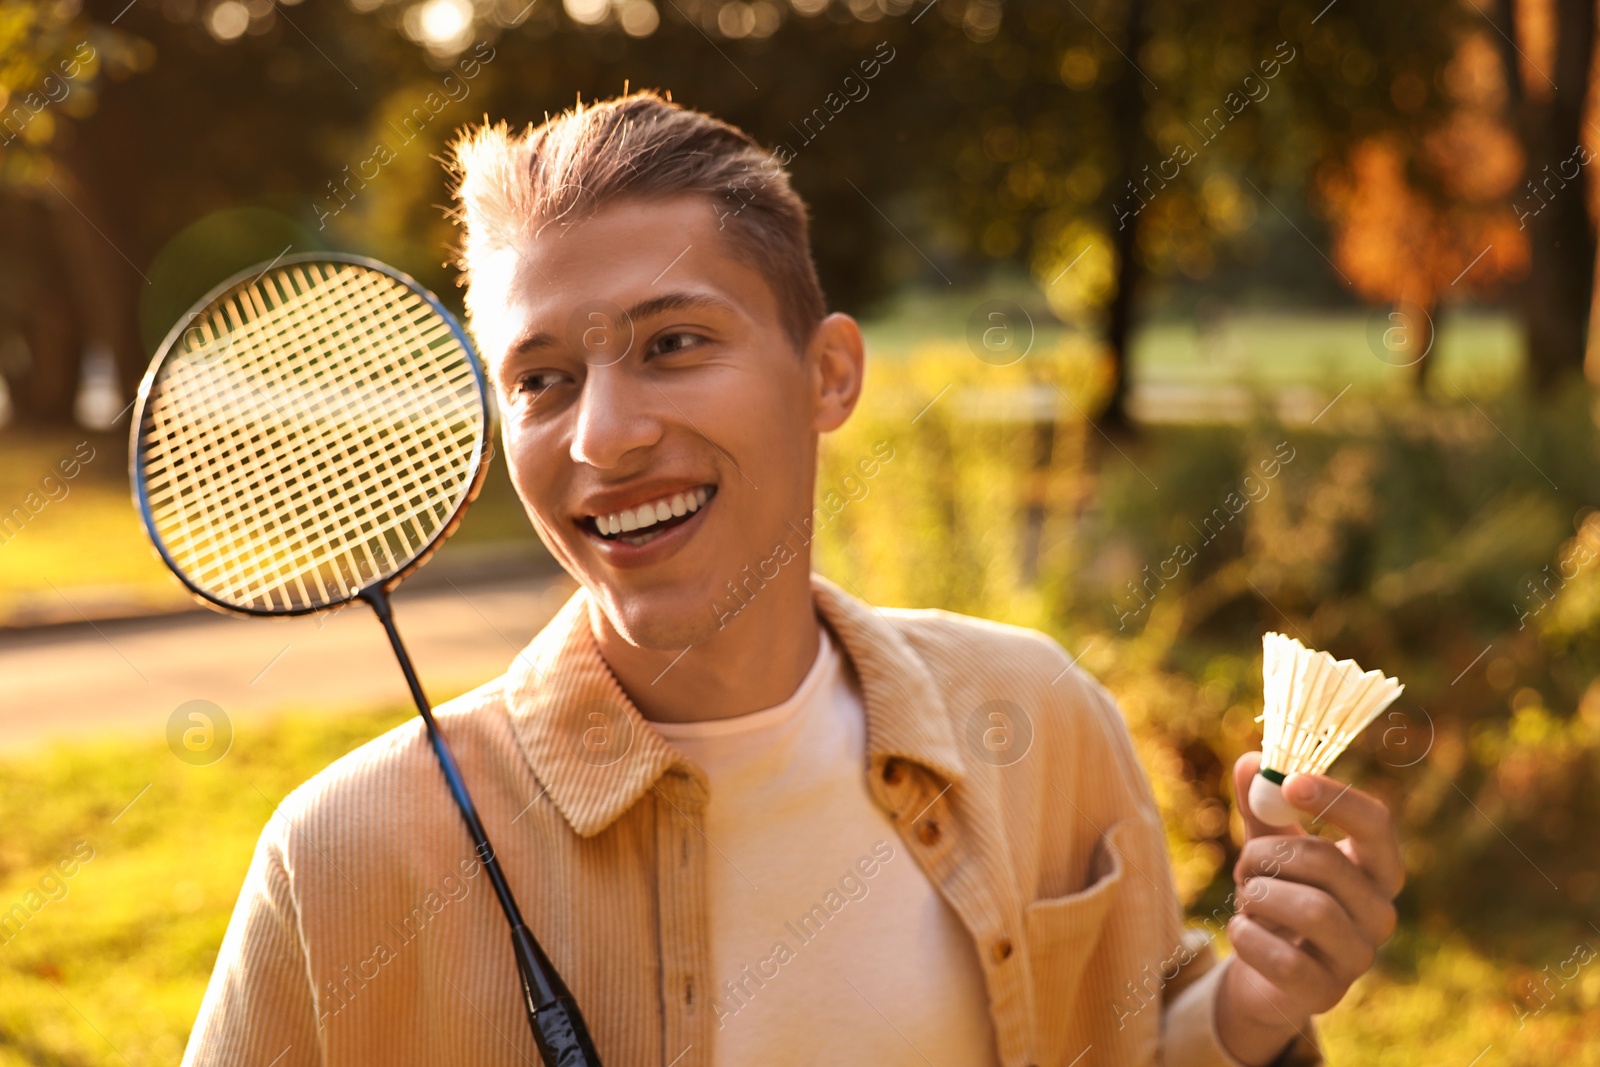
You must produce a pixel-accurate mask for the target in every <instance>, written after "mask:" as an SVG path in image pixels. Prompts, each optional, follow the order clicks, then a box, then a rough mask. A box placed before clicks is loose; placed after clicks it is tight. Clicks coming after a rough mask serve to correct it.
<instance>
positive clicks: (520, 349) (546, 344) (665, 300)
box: [509, 290, 739, 356]
mask: <svg viewBox="0 0 1600 1067" xmlns="http://www.w3.org/2000/svg"><path fill="white" fill-rule="evenodd" d="M683 310H704V311H720V312H724V313H726V314H732V315H737V314H739V309H738V308H736V307H734V306H733V305H732V304H731V303H729V302H728V301H726V300H724V299H722V298H721V297H720V296H712V295H711V294H709V293H692V292H688V291H685V290H679V291H676V292H671V293H663V294H661V295H660V296H652V297H649V298H648V299H645V300H640V301H638V302H637V303H635V304H634V305H633V306H631V307H628V308H624V309H623V312H622V315H623V318H624V319H626V320H627V321H629V322H638V321H640V320H642V319H649V318H651V317H652V316H655V315H660V314H663V313H665V312H668V311H683ZM559 344H560V340H559V339H558V338H557V337H556V335H555V334H553V333H551V332H550V331H549V330H537V331H534V332H532V333H528V334H524V335H523V336H522V337H519V338H518V339H517V341H516V342H515V343H514V344H513V345H512V346H511V349H510V353H509V354H510V355H513V356H515V355H522V354H524V353H528V352H536V351H539V350H541V349H547V348H555V347H557V345H559Z"/></svg>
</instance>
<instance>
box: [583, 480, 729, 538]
mask: <svg viewBox="0 0 1600 1067" xmlns="http://www.w3.org/2000/svg"><path fill="white" fill-rule="evenodd" d="M708 499H710V496H709V494H708V493H707V492H706V490H705V488H704V487H701V488H698V489H691V490H689V491H687V492H683V493H675V494H673V495H672V496H670V497H662V498H661V499H660V500H652V501H650V502H649V503H647V504H640V505H639V506H638V507H636V508H627V509H625V510H623V511H618V512H613V513H612V514H610V515H597V516H595V517H594V524H595V528H596V529H598V530H600V531H601V532H602V533H606V534H618V533H632V532H633V531H635V530H643V529H646V528H647V527H650V526H654V525H655V524H656V523H658V522H666V521H667V520H668V519H671V518H677V517H681V516H683V515H687V514H689V513H691V512H695V511H699V510H700V509H701V508H703V507H705V504H706V501H707V500H708ZM625 540H628V541H632V540H633V538H625Z"/></svg>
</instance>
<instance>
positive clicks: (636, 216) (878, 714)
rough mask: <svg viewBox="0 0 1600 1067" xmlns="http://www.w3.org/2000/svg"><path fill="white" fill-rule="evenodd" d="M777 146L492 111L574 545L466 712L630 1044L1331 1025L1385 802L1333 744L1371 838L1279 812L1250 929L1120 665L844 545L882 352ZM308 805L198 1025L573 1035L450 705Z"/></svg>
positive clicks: (581, 965) (1364, 921)
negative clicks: (871, 356) (960, 600)
mask: <svg viewBox="0 0 1600 1067" xmlns="http://www.w3.org/2000/svg"><path fill="white" fill-rule="evenodd" d="M781 163H782V160H777V159H774V158H773V157H772V156H770V155H769V154H768V153H766V152H764V151H763V150H762V149H761V148H760V147H759V146H757V145H756V144H755V143H754V142H753V141H751V140H750V139H749V138H748V137H746V136H745V135H744V134H742V133H741V132H739V131H737V130H735V129H733V128H731V127H729V126H727V125H724V124H722V123H720V122H717V121H716V120H713V119H711V118H709V117H707V116H705V115H702V114H699V113H696V112H693V111H689V110H685V109H683V108H680V107H677V106H675V105H673V104H671V103H669V102H667V101H664V100H662V99H661V98H659V97H657V96H655V95H653V94H648V93H636V94H633V95H631V96H627V97H624V98H620V99H616V100H609V101H604V102H601V103H597V104H594V105H591V106H587V107H585V106H579V107H576V108H575V109H574V110H572V111H570V112H568V113H566V114H563V115H561V116H558V117H556V118H554V119H551V120H549V121H547V122H546V123H545V124H544V125H542V126H539V127H537V128H530V129H529V130H527V131H525V132H523V133H520V134H513V133H511V132H510V131H508V130H507V129H506V128H505V127H504V126H503V125H501V126H495V127H485V128H481V129H477V130H474V131H472V132H470V133H469V134H468V135H466V136H465V137H464V138H463V139H462V140H461V141H460V143H459V144H458V145H457V146H456V157H455V174H456V177H457V179H458V190H457V195H458V198H459V201H460V213H459V214H460V221H461V222H462V223H463V225H464V228H465V237H464V242H463V246H462V258H461V265H462V267H463V269H464V272H465V279H466V281H467V283H468V290H467V307H468V310H469V313H470V316H471V325H472V329H473V332H474V333H475V335H476V337H477V339H478V342H479V345H480V348H481V350H482V353H483V355H484V358H485V361H486V363H487V365H488V369H489V372H490V377H491V380H492V382H493V386H494V389H495V392H496V394H497V396H498V400H499V405H500V409H501V419H502V431H503V438H504V445H505V453H506V457H507V459H508V461H509V464H510V468H511V475H512V479H513V481H514V483H515V485H516V488H517V492H518V493H519V495H520V496H521V499H522V502H523V504H524V505H525V507H526V510H527V513H528V516H529V519H530V520H531V521H532V523H533V525H534V527H535V528H536V529H537V531H538V533H539V536H540V538H541V539H542V540H543V541H544V543H545V544H546V545H547V546H548V547H549V549H550V551H551V552H552V553H553V554H554V556H555V557H556V559H557V560H559V561H560V563H561V565H562V567H564V568H565V569H566V570H567V572H568V573H570V574H571V575H572V576H573V577H574V578H576V579H577V581H578V582H579V584H580V588H579V590H578V591H577V593H576V594H574V596H573V597H572V598H571V599H570V600H569V601H568V603H567V604H566V606H565V607H564V608H563V609H562V610H561V612H560V613H559V614H558V615H557V616H556V618H555V619H554V620H553V621H552V622H551V623H550V624H549V625H548V626H546V627H545V629H544V630H543V631H542V632H540V634H539V635H538V636H537V637H536V638H535V639H534V641H533V642H532V644H531V645H529V647H528V648H527V649H525V650H524V651H523V653H522V654H521V655H519V656H518V657H517V659H516V661H515V662H514V663H513V664H512V665H511V666H510V668H509V669H508V671H507V672H506V673H505V675H504V676H502V677H500V678H497V679H494V680H493V681H491V682H489V683H487V684H485V685H484V686H482V687H480V688H478V689H477V690H474V691H473V692H471V693H468V694H466V695H465V696H462V697H459V698H457V699H456V700H454V701H451V702H450V703H449V704H447V705H445V706H444V707H442V708H440V709H439V719H440V722H441V724H442V726H443V729H444V731H445V733H446V734H447V735H448V737H449V739H450V742H451V744H452V746H453V747H454V748H455V751H456V754H457V757H458V759H459V761H460V763H461V766H462V770H463V773H464V774H465V776H466V779H467V781H468V782H469V784H470V785H471V788H472V790H473V793H474V795H475V797H476V800H477V804H478V807H479V810H480V812H481V814H482V816H483V820H484V822H485V824H486V825H487V827H488V830H489V833H490V836H491V838H492V839H493V840H494V841H495V842H496V845H497V848H498V849H499V852H500V857H501V860H502V862H503V863H504V865H505V870H506V874H507V877H508V879H509V880H510V882H511V885H512V888H513V889H514V891H515V892H516V894H517V895H518V897H519V899H520V901H521V904H522V910H523V912H524V914H525V915H526V917H527V920H528V925H529V927H530V928H531V929H532V930H533V932H534V934H535V936H536V937H537V938H538V939H539V940H540V942H541V943H542V944H543V946H544V948H545V950H546V952H547V953H548V954H549V956H550V957H551V959H552V960H553V962H554V963H555V965H556V967H557V968H558V969H559V970H560V972H561V973H562V975H563V976H564V978H565V980H566V982H567V984H568V986H569V987H570V988H571V989H572V991H573V993H574V994H575V996H576V998H577V1000H578V1002H579V1004H580V1005H581V1006H582V1009H583V1011H584V1013H585V1015H586V1017H587V1019H588V1023H589V1029H590V1031H591V1034H592V1036H593V1038H594V1041H595V1044H596V1046H597V1048H598V1049H599V1052H600V1054H601V1056H602V1057H603V1059H604V1061H605V1062H606V1063H607V1064H608V1065H610V1067H636V1065H638V1067H642V1065H652V1067H691V1065H695V1067H712V1065H715V1067H732V1065H754V1064H760V1065H780V1067H781V1065H802V1064H824V1063H825V1064H906V1065H911V1064H932V1065H937V1067H1000V1065H1003V1067H1026V1065H1041V1067H1042V1065H1053V1067H1068V1065H1081V1067H1090V1065H1106V1067H1148V1065H1155V1064H1164V1065H1167V1067H1179V1065H1183V1067H1189V1065H1219V1067H1220V1065H1230V1067H1239V1065H1241V1064H1243V1065H1252V1067H1255V1065H1264V1064H1268V1063H1273V1064H1279V1065H1287V1064H1311V1063H1317V1062H1320V1057H1319V1054H1318V1051H1317V1049H1316V1046H1315V1043H1314V1041H1313V1040H1312V1028H1311V1023H1310V1019H1311V1016H1312V1015H1314V1014H1315V1013H1317V1012H1321V1011H1325V1010H1326V1009H1328V1008H1329V1007H1331V1006H1332V1005H1333V1004H1335V1003H1337V1002H1338V1001H1339V1000H1340V998H1341V997H1342V996H1343V995H1344V993H1345V991H1346V990H1347V989H1348V987H1349V985H1350V984H1351V982H1353V981H1354V980H1355V978H1357V977H1358V976H1359V975H1360V974H1362V973H1363V972H1365V971H1366V970H1367V969H1368V968H1369V967H1370V966H1371V964H1372V961H1373V958H1374V952H1375V950H1376V947H1377V946H1378V944H1380V943H1381V942H1382V941H1383V939H1384V938H1386V937H1387V936H1388V934H1389V933H1390V931H1391V930H1392V928H1393V925H1394V909H1393V907H1392V905H1391V903H1390V902H1391V900H1392V899H1393V897H1394V896H1395V894H1396V893H1397V892H1398V891H1399V889H1400V885H1401V882H1402V881H1403V871H1402V868H1401V864H1400V860H1399V852H1398V847H1397V845H1396V842H1395V838H1394V834H1393V832H1392V830H1391V829H1390V826H1389V820H1388V813H1387V811H1386V810H1385V809H1384V807H1383V805H1382V804H1381V803H1379V802H1378V801H1377V800H1375V799H1373V798H1371V797H1369V796H1366V795H1365V794H1363V793H1361V792H1360V791H1358V790H1354V789H1346V790H1342V791H1341V789H1340V788H1339V787H1338V786H1337V785H1336V783H1332V782H1330V781H1329V780H1327V779H1322V778H1315V777H1306V776H1300V777H1291V779H1290V780H1289V782H1288V783H1287V784H1286V786H1285V794H1286V795H1287V796H1288V797H1289V799H1290V801H1291V802H1292V803H1295V804H1296V805H1297V806H1299V807H1301V808H1303V809H1304V810H1306V811H1307V812H1309V813H1314V814H1319V815H1320V816H1321V818H1323V819H1325V820H1327V821H1328V822H1330V823H1332V824H1334V825H1336V826H1338V827H1340V828H1341V829H1343V830H1344V831H1345V832H1346V834H1347V836H1346V837H1345V839H1344V840H1342V841H1340V842H1338V843H1337V844H1335V843H1333V842H1331V841H1328V840H1325V839H1323V838H1321V837H1313V836H1309V835H1305V834H1303V833H1302V832H1300V831H1299V829H1298V828H1294V829H1290V830H1286V829H1283V828H1272V827H1266V826H1263V825H1261V824H1259V823H1258V822H1256V821H1255V820H1254V819H1253V818H1252V817H1250V816H1249V815H1248V814H1246V822H1247V827H1248V835H1249V840H1248V841H1247V843H1246V845H1245V848H1244V850H1243V854H1242V855H1241V857H1240V860H1239V863H1238V865H1237V867H1236V868H1235V872H1234V873H1235V879H1236V881H1237V882H1238V884H1239V894H1238V897H1239V899H1240V901H1241V902H1242V903H1241V906H1240V909H1239V913H1238V914H1237V915H1235V916H1234V917H1233V918H1232V920H1231V921H1230V923H1229V934H1230V937H1231V940H1232V942H1233V946H1234V949H1235V951H1234V953H1233V954H1232V955H1230V956H1228V957H1227V958H1226V959H1225V960H1223V961H1221V962H1218V960H1217V957H1216V955H1215V954H1214V953H1213V950H1212V948H1211V946H1210V945H1209V943H1208V941H1207V938H1206V937H1205V935H1204V934H1203V932H1197V931H1193V930H1189V931H1186V930H1185V929H1184V928H1183V925H1182V921H1181V920H1182V916H1181V911H1180V907H1179V903H1178V900H1177V897H1176V894H1175V892H1174V888H1173V883H1172V878H1171V873H1170V870H1169V864H1168V857H1167V853H1166V847H1165V838H1164V834H1163V830H1162V826H1161V822H1160V819H1159V816H1158V814H1157V810H1156V806H1155V803H1154V800H1153V798H1152V796H1151V791H1150V786H1149V783H1148V781H1147V780H1146V777H1145V775H1144V772H1143V770H1142V769H1141V767H1140V766H1139V763H1138V761H1137V759H1136V757H1135V755H1134V751H1133V747H1132V745H1131V743H1130V740H1129V737H1128V733H1127V729H1126V727H1125V726H1124V724H1123V721H1122V718H1121V716H1120V714H1119V712H1118V710H1117V708H1116V705H1115V704H1114V703H1113V701H1112V700H1111V698H1110V697H1109V696H1108V694H1107V693H1106V692H1105V691H1104V690H1103V689H1102V688H1101V687H1100V686H1099V685H1097V684H1096V683H1095V682H1094V681H1093V680H1092V679H1091V678H1089V677H1088V676H1087V675H1086V674H1084V673H1083V672H1082V671H1081V670H1079V669H1078V668H1076V667H1075V666H1074V665H1073V663H1072V662H1071V660H1070V658H1069V657H1068V656H1067V655H1066V654H1065V653H1064V652H1063V651H1062V649H1061V648H1060V647H1059V646H1058V645H1057V644H1056V643H1055V642H1054V641H1052V640H1050V639H1049V638H1047V637H1045V636H1043V635H1041V634H1038V633H1035V632H1032V631H1028V630H1023V629H1019V628H1016V627H1010V626H1003V625H999V624H996V623H991V622H987V621H983V620H977V619H970V618H965V617H962V616H958V615H953V614H950V613H947V612H942V611H933V610H898V609H897V610H890V609H878V608H874V607H872V606H870V605H868V604H865V603H863V602H862V601H861V600H859V599H858V598H857V597H855V596H852V595H850V594H849V593H848V592H846V591H845V590H842V589H840V588H838V587H837V586H836V585H834V584H833V583H831V582H829V581H827V580H826V579H824V578H822V577H821V576H819V575H816V574H813V573H812V572H811V567H810V552H809V544H810V540H811V537H812V534H813V533H814V524H813V517H814V515H815V512H814V511H813V504H814V497H815V494H816V491H817V486H816V484H815V482H816V471H817V447H818V440H819V435H820V434H823V433H826V432H828V431H830V430H833V429H836V428H837V427H839V426H840V425H841V424H842V423H843V422H844V421H845V420H846V419H847V418H848V417H849V415H850V413H851V411H852V409H853V408H854V406H855V404H856V402H857V399H858V398H859V395H860V391H861V384H862V368H863V363H864V353H863V346H862V340H861V334H860V331H859V330H858V328H857V326H856V323H855V322H854V321H853V320H851V319H850V318H849V317H848V316H845V315H842V314H827V313H826V309H825V305H824V302H823V296H822V292H821V289H820V287H819V285H818V283H817V277H816V273H815V269H814V267H813V265H812V261H811V257H810V251H809V244H808V239H807V216H806V211H805V208H804V206H803V205H802V203H801V202H800V200H799V199H798V197H796V196H795V194H794V193H793V191H792V190H791V189H790V187H789V184H788V180H787V176H786V175H785V174H784V172H783V169H782V166H781ZM861 459H862V462H863V463H864V464H867V465H868V466H864V467H863V468H862V470H863V473H866V472H867V470H868V469H869V467H870V469H871V470H872V472H873V473H874V474H875V475H876V476H877V477H892V476H893V474H892V471H893V469H894V468H893V467H892V466H891V467H888V468H887V469H880V468H882V465H883V464H885V463H887V462H889V461H891V460H892V462H893V463H907V462H914V461H915V460H914V457H911V456H896V455H894V453H893V452H892V451H888V452H879V453H877V454H875V455H874V456H870V457H861ZM734 603H737V610H732V609H730V607H729V605H730V604H734ZM1256 758H1257V757H1255V756H1254V755H1253V754H1252V755H1250V756H1247V757H1245V758H1244V759H1242V760H1241V761H1240V763H1239V765H1238V767H1236V769H1235V772H1236V776H1237V777H1236V781H1237V782H1240V783H1247V782H1248V780H1249V776H1250V775H1251V774H1253V773H1254V771H1255V766H1256V763H1255V761H1256ZM279 815H280V817H277V818H275V819H274V820H273V821H272V823H270V824H269V825H268V827H267V829H266V830H265V831H264V832H263V834H262V838H261V842H260V845H259V846H258V848H257V851H256V855H255V859H254V862H253V863H252V866H251V868H250V872H249V874H248V876H247V878H246V882H245V886H244V889H243V891H242V892H241V894H240V899H239V903H238V906H237V908H236V910H235V913H234V916H233V919H232V922H231V924H230V926H229V928H228V933H227V936H226V938H225V940H224V943H223V946H222V950H221V953H220V955H219V958H218V960H217V965H216V970H215V973H214V975H213V978H212V981H211V985H210V987H209V989H208V991H207V994H206V997H205V1001H204V1004H203V1005H202V1008H201V1011H200V1018H199V1022H198V1024H197V1026H196V1028H195V1031H194V1035H193V1037H192V1038H191V1041H190V1045H189V1049H188V1054H187V1056H186V1062H187V1063H191V1064H217V1065H223V1064H226V1065H230V1067H232V1065H238V1064H263V1065H266V1064H272V1065H275V1067H288V1065H289V1064H361V1063H373V1064H378V1063H381V1064H386V1065H387V1064H418V1065H421V1064H437V1063H474V1064H476V1063H491V1062H493V1063H508V1064H510V1063H530V1064H531V1063H536V1062H537V1053H536V1052H535V1050H534V1044H533V1039H532V1036H531V1034H530V1033H529V1031H528V1028H527V1026H526V1023H525V1020H524V1018H523V1016H522V1006H521V1003H520V990H519V987H518V983H517V976H516V971H515V966H514V963H513V960H512V956H511V953H510V951H509V946H508V944H507V938H506V935H505V930H504V927H503V924H502V921H501V917H500V914H499V912H498V910H497V908H496V904H495V901H494V899H493V895H492V893H491V892H490V891H489V890H488V888H487V886H486V884H485V883H486V881H487V879H485V878H483V877H482V875H481V868H480V866H479V865H478V863H477V862H476V860H475V859H474V858H473V856H472V851H471V847H470V844H469V842H468V840H467V838H466V835H465V833H464V832H463V829H462V827H461V825H460V820H459V817H458V816H457V814H456V812H455V810H454V808H453V807H452V806H451V804H450V803H449V800H448V798H447V796H446V794H445V791H444V785H443V782H442V780H441V778H440V775H439V771H438V768H437V765H436V764H435V762H434V759H433V756H432V753H431V752H430V751H429V749H428V743H427V739H426V736H425V734H424V732H423V730H422V728H421V726H420V724H419V723H415V722H413V723H410V724H407V725H405V726H402V727H400V728H398V729H396V730H394V731H392V732H390V733H389V734H386V735H385V736H383V737H381V738H379V739H377V740H376V741H373V742H371V743H370V744H367V745H365V746H363V747H361V748H360V749H358V750H356V751H355V752H353V753H352V754H350V755H349V756H347V757H345V758H344V759H341V760H339V761H338V762H336V763H335V764H333V765H332V766H330V767H329V768H328V769H327V770H326V771H324V772H323V773H321V774H319V775H318V776H317V777H316V778H314V779H313V780H312V781H311V782H309V783H307V784H306V785H305V786H303V787H302V788H301V789H299V790H297V791H296V792H295V793H294V794H293V795H292V796H291V797H290V798H289V799H288V800H286V801H285V802H284V804H283V806H282V808H281V809H280V813H279Z"/></svg>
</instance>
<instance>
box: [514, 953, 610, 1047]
mask: <svg viewBox="0 0 1600 1067" xmlns="http://www.w3.org/2000/svg"><path fill="white" fill-rule="evenodd" d="M511 945H512V948H513V950H514V951H515V953H516V957H517V973H518V974H519V976H520V977H521V978H522V997H523V1006H524V1007H526V1008H527V1011H528V1024H529V1025H530V1026H532V1027H533V1040H534V1043H535V1044H537V1045H538V1046H539V1058H540V1059H542V1060H544V1067H601V1064H600V1054H599V1053H598V1052H596V1051H595V1048H594V1041H593V1039H591V1038H590V1037H589V1028H588V1026H586V1025H585V1024H584V1021H583V1013H582V1012H580V1011H579V1010H578V1002H577V1001H576V1000H574V999H573V996H572V994H571V993H570V992H569V991H568V990H567V986H566V983H565V982H563V981H562V980H561V975H560V974H558V973H557V972H556V969H555V966H554V965H553V964H551V962H550V960H549V958H548V957H546V956H545V954H544V950H542V949H541V948H540V947H539V943H538V942H537V941H535V940H534V939H533V935H532V934H531V933H529V932H528V928H527V927H526V926H521V925H518V926H514V927H512V929H511Z"/></svg>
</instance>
